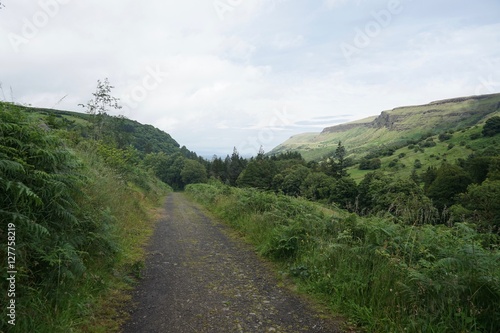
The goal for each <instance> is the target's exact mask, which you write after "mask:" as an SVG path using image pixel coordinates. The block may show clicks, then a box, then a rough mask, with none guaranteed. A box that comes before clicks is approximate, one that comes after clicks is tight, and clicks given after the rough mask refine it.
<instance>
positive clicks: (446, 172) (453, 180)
mask: <svg viewBox="0 0 500 333" xmlns="http://www.w3.org/2000/svg"><path fill="white" fill-rule="evenodd" d="M471 183H472V179H471V178H470V176H469V175H468V174H467V173H466V172H465V171H464V170H463V169H462V168H460V167H459V166H456V165H451V164H448V163H444V164H443V165H441V167H440V168H439V169H438V170H437V172H436V178H435V179H434V181H433V182H432V183H431V184H430V186H429V187H428V188H427V191H426V194H427V196H428V197H429V198H431V199H432V200H433V201H434V203H435V204H436V207H437V208H439V209H442V208H444V207H445V206H446V207H450V206H452V205H453V204H455V203H456V196H457V195H458V194H460V193H464V192H465V191H466V190H467V186H469V184H471Z"/></svg>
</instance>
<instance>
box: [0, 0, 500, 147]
mask: <svg viewBox="0 0 500 333" xmlns="http://www.w3.org/2000/svg"><path fill="white" fill-rule="evenodd" d="M54 1H59V0H54ZM65 2H66V4H64V5H62V4H61V5H60V6H59V9H58V11H57V13H56V14H54V15H53V16H50V19H49V20H48V21H47V23H46V24H44V25H40V27H37V30H38V32H37V33H36V34H34V35H33V37H30V38H27V42H26V43H22V44H21V45H19V46H20V47H19V52H16V50H15V48H13V47H12V45H11V42H10V41H9V38H8V36H9V34H10V33H15V34H18V35H21V36H22V31H23V26H24V25H26V24H29V23H26V20H27V21H28V22H33V16H34V15H36V14H37V13H39V12H41V11H42V12H43V10H44V9H43V8H42V7H41V6H40V5H39V3H37V2H29V3H26V4H21V3H20V2H11V3H9V4H8V6H7V7H6V8H4V9H2V10H1V11H0V49H1V50H2V52H0V63H2V64H5V65H4V66H1V67H0V82H1V83H2V84H3V89H4V92H5V95H7V96H6V98H10V97H9V95H10V94H9V87H12V89H13V92H14V98H15V101H16V102H19V103H27V104H32V105H36V106H40V107H53V106H54V105H56V104H57V103H59V104H57V108H61V109H69V110H77V111H82V109H81V108H79V107H77V104H78V103H85V102H86V101H87V100H88V99H90V98H91V97H92V95H91V94H92V92H94V90H95V87H96V82H97V80H98V79H103V78H105V77H108V78H109V80H110V82H111V83H112V84H113V85H114V86H115V88H114V90H113V93H114V94H115V95H116V96H117V97H121V98H122V102H123V104H124V108H123V109H121V110H120V112H121V113H123V114H125V115H126V116H127V117H129V118H132V119H136V120H138V121H140V122H143V123H148V124H152V125H154V126H156V127H158V128H161V129H163V130H166V131H168V132H169V133H170V134H171V135H172V136H173V137H174V139H176V140H177V141H178V142H179V143H180V144H182V145H186V146H187V147H188V148H189V149H192V150H195V151H197V152H199V153H203V154H204V155H208V156H211V155H212V154H213V153H216V154H218V155H225V153H231V151H232V148H233V146H237V145H240V144H241V145H243V146H244V147H246V149H245V150H247V151H248V152H250V151H251V150H252V149H254V148H255V147H256V148H255V149H256V151H255V152H257V150H258V148H259V146H260V144H262V145H264V147H265V149H266V150H270V149H272V148H273V147H274V146H276V145H278V144H279V143H281V142H282V141H283V140H286V139H287V138H288V137H290V136H291V135H293V134H297V133H300V132H301V131H319V130H321V126H323V124H324V125H325V126H330V125H334V124H335V123H337V122H340V121H348V120H355V119H360V118H363V117H366V116H369V115H375V114H378V113H379V112H380V111H382V110H385V109H390V108H393V107H397V106H402V105H408V104H420V103H426V102H429V101H432V100H437V99H444V98H448V97H454V96H460V95H472V94H474V93H476V92H480V93H490V92H494V91H495V90H496V91H500V86H498V82H500V66H499V65H500V51H499V50H500V40H499V39H498V33H497V32H498V31H499V30H500V25H499V23H498V18H497V17H496V13H498V10H499V9H500V5H499V4H496V3H494V2H488V3H487V4H485V5H484V6H474V5H470V4H468V2H465V1H459V3H458V4H457V5H456V6H453V8H452V9H450V8H448V7H447V6H446V4H447V5H449V2H448V3H445V4H441V3H432V4H430V3H429V4H427V3H426V4H420V3H418V4H417V3H415V2H410V1H408V2H405V3H404V11H403V12H402V13H401V14H400V15H398V16H397V17H395V18H394V19H393V20H392V21H391V24H390V25H389V26H388V27H386V28H384V30H383V31H382V32H381V33H380V34H379V35H377V36H376V37H374V38H372V39H371V42H370V45H369V46H367V47H366V48H364V49H362V50H361V52H359V54H357V55H356V56H354V57H353V59H352V61H351V62H347V61H346V60H345V58H344V57H343V55H342V53H341V51H340V48H339V45H340V44H341V43H342V42H345V41H350V39H352V38H353V36H354V34H355V33H356V29H357V28H361V29H363V28H364V27H365V25H366V23H367V22H369V21H370V20H374V18H373V16H372V15H371V11H372V10H374V11H380V10H383V9H385V8H387V1H385V0H384V1H382V0H380V1H374V2H369V3H368V2H365V1H362V0H328V1H323V2H313V1H311V2H305V1H281V0H256V1H241V2H237V1H228V0H221V2H222V3H225V4H229V6H230V9H229V10H228V11H227V12H225V15H224V19H223V20H221V18H220V17H219V15H218V13H217V11H216V10H215V8H214V3H215V2H214V1H212V0H210V1H205V0H192V1H186V2H180V1H173V0H169V1H163V0H151V1H147V2H142V3H141V2H137V1H130V0H123V1H118V0H109V1H106V2H99V1H97V0H88V1H85V2H82V1H65ZM61 3H62V1H61ZM325 7H326V8H331V9H334V10H325ZM431 9H432V10H431ZM429 13H432V15H430V14H429ZM154 73H156V74H154ZM66 95H67V97H65V98H64V99H63V100H62V101H60V100H61V98H62V97H63V96H66ZM0 96H2V95H0ZM259 136H260V139H259Z"/></svg>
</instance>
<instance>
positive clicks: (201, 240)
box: [123, 193, 340, 333]
mask: <svg viewBox="0 0 500 333" xmlns="http://www.w3.org/2000/svg"><path fill="white" fill-rule="evenodd" d="M227 234H228V232H227V227H225V226H223V225H221V224H220V223H219V222H217V221H214V220H212V219H211V218H209V217H207V216H206V215H205V214H204V213H203V212H202V211H201V210H200V209H198V208H197V206H196V205H195V204H193V203H192V202H190V201H189V200H188V199H186V198H185V197H184V195H183V194H180V193H173V194H171V195H170V196H169V197H168V199H167V202H166V206H165V215H164V217H163V218H162V219H161V220H160V221H159V223H158V224H157V227H156V230H155V232H154V235H153V237H152V238H151V242H150V245H149V247H148V252H149V255H148V258H147V260H146V268H145V269H144V272H143V279H142V280H141V282H140V284H139V286H138V288H137V289H136V290H135V292H134V294H133V302H134V305H135V307H134V309H133V310H131V319H130V320H129V321H128V322H127V323H126V324H125V325H124V327H123V332H124V333H141V332H145V333H150V332H155V333H156V332H172V333H184V332H189V333H201V332H210V333H212V332H213V333H226V332H227V333H233V332H234V333H238V332H245V333H246V332H248V333H254V332H340V330H339V329H338V326H337V325H336V323H335V322H334V321H332V320H329V319H324V318H325V315H322V314H321V313H320V312H318V310H314V309H313V308H312V307H311V306H310V305H309V304H308V302H306V301H304V300H303V299H302V298H300V297H298V296H296V295H292V294H291V293H290V291H289V290H287V289H286V288H280V287H278V286H277V285H278V281H277V280H276V278H275V276H274V275H273V273H272V272H271V270H270V269H269V267H267V266H266V264H264V263H263V262H262V261H261V260H260V259H259V258H258V257H257V255H256V254H255V253H254V252H253V251H252V249H251V247H249V246H248V245H246V244H242V242H237V241H234V240H232V239H231V238H230V237H228V236H227ZM322 318H323V319H322Z"/></svg>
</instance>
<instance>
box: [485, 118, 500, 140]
mask: <svg viewBox="0 0 500 333" xmlns="http://www.w3.org/2000/svg"><path fill="white" fill-rule="evenodd" d="M482 133H483V135H484V136H494V135H497V134H498V133H500V117H498V116H495V117H491V118H490V119H488V120H486V123H485V124H484V127H483V132H482Z"/></svg>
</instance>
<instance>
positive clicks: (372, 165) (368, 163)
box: [359, 158, 382, 170]
mask: <svg viewBox="0 0 500 333" xmlns="http://www.w3.org/2000/svg"><path fill="white" fill-rule="evenodd" d="M381 166H382V161H381V160H380V159H379V158H372V159H363V160H362V161H361V162H360V163H359V169H360V170H377V169H380V167H381Z"/></svg>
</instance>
